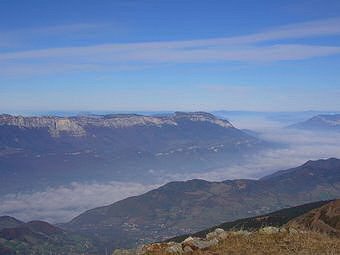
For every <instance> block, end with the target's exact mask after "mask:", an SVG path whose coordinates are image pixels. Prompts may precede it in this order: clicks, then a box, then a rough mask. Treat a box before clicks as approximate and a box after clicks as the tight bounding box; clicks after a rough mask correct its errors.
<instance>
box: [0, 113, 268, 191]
mask: <svg viewBox="0 0 340 255" xmlns="http://www.w3.org/2000/svg"><path fill="white" fill-rule="evenodd" d="M269 146H270V145H269V143H267V142H264V141H261V140H259V139H258V138H255V137H253V136H251V135H249V134H247V133H245V132H243V131H241V130H239V129H237V128H235V127H234V126H233V125H232V124H231V123H230V122H229V121H227V120H225V119H219V118H217V117H215V116H214V115H211V114H209V113H205V112H192V113H186V112H176V113H174V114H167V115H157V116H144V115H135V114H114V115H85V116H75V117H55V116H46V117H22V116H12V115H0V162H1V164H0V177H1V180H5V179H6V180H7V181H6V182H1V185H0V194H4V193H10V192H14V191H15V192H20V191H25V190H29V191H31V190H33V189H37V187H41V189H43V188H44V187H48V186H53V185H63V184H65V183H70V182H72V181H103V180H104V181H107V180H115V181H127V180H128V181H130V182H131V181H134V180H137V181H139V182H140V181H150V180H155V179H157V180H159V179H160V178H164V176H167V175H171V174H175V173H185V172H191V171H198V172H200V171H206V170H207V169H212V168H219V167H226V166H227V165H229V164H231V163H232V162H237V161H239V160H241V158H242V157H245V156H247V155H249V153H252V152H255V151H259V150H261V149H264V148H268V147H269Z"/></svg>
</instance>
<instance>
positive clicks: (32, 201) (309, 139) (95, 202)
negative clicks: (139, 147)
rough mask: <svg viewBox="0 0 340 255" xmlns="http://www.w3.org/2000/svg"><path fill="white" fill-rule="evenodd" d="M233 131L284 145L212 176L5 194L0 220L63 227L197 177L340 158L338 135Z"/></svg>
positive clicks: (269, 126)
mask: <svg viewBox="0 0 340 255" xmlns="http://www.w3.org/2000/svg"><path fill="white" fill-rule="evenodd" d="M233 122H234V124H235V126H237V127H240V128H245V129H249V130H253V131H255V134H256V135H257V136H258V137H259V138H260V139H263V140H266V141H270V142H275V143H279V144H281V145H282V146H281V147H279V148H277V149H270V150H266V151H262V152H259V153H258V154H256V155H250V156H249V157H248V158H247V159H246V160H245V161H244V162H242V163H239V164H234V165H232V166H228V167H226V168H220V169H211V170H210V171H206V172H205V173H202V172H199V173H198V172H197V173H196V172H190V173H175V174H174V173H171V174H168V175H164V176H162V178H161V179H159V180H158V181H157V182H156V183H151V184H145V181H141V182H140V183H136V182H134V183H125V182H116V181H114V180H113V181H109V180H108V182H106V183H71V184H68V185H63V186H60V187H54V188H49V189H47V190H45V191H42V192H34V193H19V194H14V193H13V194H7V195H5V196H3V197H1V204H0V215H11V216H14V217H17V218H18V219H20V220H24V221H28V220H33V219H40V220H46V221H50V222H65V221H68V220H70V219H72V218H73V217H75V216H77V215H78V214H79V213H81V212H84V211H86V210H88V209H91V208H94V207H97V206H102V205H107V204H110V203H113V202H115V201H118V200H121V199H124V198H126V197H129V196H134V195H139V194H142V193H144V192H146V191H148V190H151V189H153V188H156V187H158V186H160V185H162V184H164V183H166V182H169V181H174V180H177V181H178V180H188V179H193V178H201V179H205V180H211V181H222V180H226V179H238V178H252V179H256V178H260V177H262V176H265V175H267V174H271V173H273V172H275V171H278V170H283V169H288V168H291V167H296V166H299V165H301V164H303V163H305V162H306V161H308V160H317V159H320V158H330V157H337V158H340V133H326V132H324V133H320V132H310V131H301V130H295V129H288V128H285V125H284V124H282V123H278V122H273V121H267V120H263V119H253V120H244V119H242V120H239V121H238V120H234V121H233Z"/></svg>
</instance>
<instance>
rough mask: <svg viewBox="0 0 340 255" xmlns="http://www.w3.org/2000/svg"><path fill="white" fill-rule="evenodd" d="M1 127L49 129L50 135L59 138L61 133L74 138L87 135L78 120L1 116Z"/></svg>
mask: <svg viewBox="0 0 340 255" xmlns="http://www.w3.org/2000/svg"><path fill="white" fill-rule="evenodd" d="M0 126H15V127H19V128H31V129H33V128H47V129H48V131H49V133H50V135H51V136H54V137H57V136H59V135H60V133H61V132H66V133H68V134H70V135H73V136H83V135H85V130H84V129H83V127H81V126H80V125H79V124H78V123H77V121H76V120H73V119H70V118H62V117H51V116H47V117H23V116H12V115H7V114H6V115H0Z"/></svg>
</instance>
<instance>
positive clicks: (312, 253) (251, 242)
mask: <svg viewBox="0 0 340 255" xmlns="http://www.w3.org/2000/svg"><path fill="white" fill-rule="evenodd" d="M147 254H148V255H169V253H166V252H165V250H164V249H163V250H158V251H155V252H152V253H147ZM185 254H188V255H189V254H190V255H203V254H206V255H265V254H268V255H269V254H270V255H272V254H275V255H291V254H301V255H340V239H339V238H335V237H330V236H327V235H324V234H320V233H315V232H306V233H298V234H290V233H281V232H280V233H275V234H264V233H258V232H254V233H251V234H250V235H235V234H233V233H231V232H230V233H226V235H225V236H224V238H223V239H222V240H220V242H219V244H218V245H217V246H215V247H211V248H210V249H207V250H195V251H193V252H191V253H185Z"/></svg>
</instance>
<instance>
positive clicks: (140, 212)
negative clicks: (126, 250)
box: [61, 158, 340, 248]
mask: <svg viewBox="0 0 340 255" xmlns="http://www.w3.org/2000/svg"><path fill="white" fill-rule="evenodd" d="M338 197H340V160H339V159H335V158H330V159H327V160H318V161H308V162H306V163H305V164H303V165H301V166H299V167H296V168H293V169H289V170H285V171H280V172H278V173H277V174H273V175H271V176H267V177H265V178H262V179H259V180H247V179H241V180H227V181H222V182H208V181H204V180H190V181H183V182H171V183H168V184H166V185H164V186H162V187H160V188H158V189H155V190H152V191H150V192H147V193H145V194H143V195H140V196H135V197H130V198H127V199H124V200H121V201H118V202H116V203H114V204H111V205H108V206H104V207H99V208H95V209H92V210H89V211H87V212H84V213H83V214H80V215H79V216H77V217H75V218H74V219H73V220H71V221H70V222H69V223H66V224H63V225H61V226H62V227H64V228H66V229H69V230H72V231H77V232H79V233H82V234H84V235H88V236H91V237H94V238H97V239H98V242H99V243H100V242H101V243H102V244H103V245H104V246H107V247H108V246H109V247H113V248H114V247H131V246H135V245H137V244H138V243H143V242H153V241H159V240H164V239H167V238H170V237H173V236H177V235H182V234H186V233H193V232H195V231H199V230H201V229H204V228H208V227H210V226H212V225H217V224H220V223H222V222H225V221H231V220H236V219H240V218H244V217H250V216H255V215H260V214H264V213H268V212H271V211H275V210H279V209H282V208H286V207H292V206H297V205H300V204H304V203H308V202H313V201H319V200H329V199H334V198H338Z"/></svg>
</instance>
